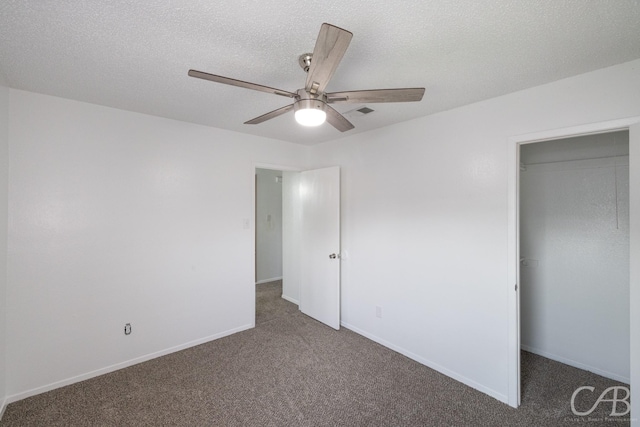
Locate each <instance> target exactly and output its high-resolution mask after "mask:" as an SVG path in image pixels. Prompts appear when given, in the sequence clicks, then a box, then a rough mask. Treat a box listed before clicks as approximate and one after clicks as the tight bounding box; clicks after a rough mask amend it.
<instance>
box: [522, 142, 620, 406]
mask: <svg viewBox="0 0 640 427" xmlns="http://www.w3.org/2000/svg"><path fill="white" fill-rule="evenodd" d="M519 195H520V206H519V210H520V230H519V231H520V288H521V293H520V307H521V312H520V322H521V323H520V325H521V326H520V339H521V348H522V350H523V351H525V352H526V353H523V361H524V363H523V366H525V367H527V369H531V365H532V364H533V363H538V364H542V363H545V362H544V361H543V360H541V359H540V357H537V358H536V357H534V356H533V355H537V356H542V357H544V358H546V359H551V360H554V361H556V362H560V363H562V364H564V365H569V366H573V367H575V368H579V369H581V370H584V371H589V372H592V373H595V374H597V375H600V376H602V377H606V378H609V379H611V380H614V381H613V384H612V385H618V383H623V384H628V383H629V377H630V360H629V356H630V348H629V343H630V333H629V328H630V323H629V322H630V320H629V267H630V266H629V236H630V234H629V132H628V131H627V130H623V131H618V132H611V133H602V134H596V135H586V136H578V137H572V138H565V139H558V140H553V141H545V142H538V143H532V144H525V145H522V146H521V147H520V179H519ZM554 366H556V367H557V369H558V370H560V369H562V366H561V365H558V364H556V365H554ZM568 372H576V371H572V370H568ZM523 378H527V381H524V380H523V383H522V388H523V393H524V390H532V389H533V384H534V380H535V379H532V378H530V375H527V374H526V373H525V372H523ZM585 381H588V380H585ZM581 385H589V384H581ZM525 397H526V395H525ZM568 399H569V397H567V400H568Z"/></svg>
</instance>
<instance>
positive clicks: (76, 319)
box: [0, 90, 306, 400]
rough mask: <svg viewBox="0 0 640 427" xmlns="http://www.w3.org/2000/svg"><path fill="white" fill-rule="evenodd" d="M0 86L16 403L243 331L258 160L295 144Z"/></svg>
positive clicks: (250, 310)
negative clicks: (5, 127)
mask: <svg viewBox="0 0 640 427" xmlns="http://www.w3.org/2000/svg"><path fill="white" fill-rule="evenodd" d="M9 92H10V101H11V104H10V106H11V108H10V114H9V164H10V166H11V168H10V174H9V197H8V200H9V253H8V288H7V301H8V302H9V304H8V307H7V337H6V345H7V367H8V369H7V393H8V395H9V398H10V399H11V400H16V399H19V398H23V397H26V396H28V395H30V394H35V393H38V392H41V391H45V390H47V389H50V388H54V387H57V386H61V385H64V384H66V383H69V382H73V381H76V380H79V379H83V378H86V377H89V376H92V375H95V374H99V373H102V372H106V371H109V370H112V369H115V368H118V367H123V366H126V365H127V364H130V363H133V362H136V361H141V360H144V359H146V358H149V357H152V356H156V355H159V354H163V353H166V352H170V351H172V350H175V349H178V348H181V347H183V346H189V345H193V344H196V343H199V342H204V341H207V340H210V339H213V338H216V337H220V336H223V335H226V334H229V333H233V332H235V331H239V330H242V329H246V328H249V327H251V326H252V325H253V321H254V310H255V306H254V298H255V293H254V290H255V287H254V267H253V266H254V229H253V218H254V165H255V164H256V163H258V162H261V163H274V164H281V165H295V166H298V167H299V166H301V163H302V162H304V160H305V158H306V157H305V155H306V149H305V148H304V147H301V146H298V145H295V144H290V143H283V142H278V141H273V140H268V139H262V138H257V137H253V136H248V135H242V134H237V133H233V132H228V131H222V130H217V129H212V128H207V127H204V126H198V125H193V124H188V123H183V122H177V121H172V120H167V119H163V118H158V117H151V116H145V115H142V114H137V113H131V112H127V111H121V110H116V109H111V108H106V107H101V106H96V105H91V104H86V103H80V102H75V101H70V100H65V99H60V98H54V97H50V96H44V95H38V94H34V93H29V92H23V91H18V90H10V91H9ZM0 196H1V194H0ZM249 219H250V227H249V228H245V220H249ZM127 322H130V323H131V324H132V327H133V332H132V334H131V335H130V336H125V335H124V333H123V327H124V325H125V323H127Z"/></svg>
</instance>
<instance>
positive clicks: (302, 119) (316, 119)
mask: <svg viewBox="0 0 640 427" xmlns="http://www.w3.org/2000/svg"><path fill="white" fill-rule="evenodd" d="M295 117H296V122H298V124H301V125H302V126H320V125H321V124H323V123H324V122H325V121H326V120H327V113H325V112H324V111H323V110H321V109H319V108H301V109H299V110H297V111H296V113H295Z"/></svg>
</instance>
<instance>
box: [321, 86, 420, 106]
mask: <svg viewBox="0 0 640 427" xmlns="http://www.w3.org/2000/svg"><path fill="white" fill-rule="evenodd" d="M326 95H327V102H328V103H330V104H345V103H349V104H361V103H362V104H365V103H373V102H415V101H420V100H421V99H422V96H423V95H424V88H423V87H416V88H403V89H374V90H353V91H348V92H332V93H327V94H326Z"/></svg>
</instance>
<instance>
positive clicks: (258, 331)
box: [0, 282, 629, 426]
mask: <svg viewBox="0 0 640 427" xmlns="http://www.w3.org/2000/svg"><path fill="white" fill-rule="evenodd" d="M281 292H282V288H281V283H279V282H274V283H270V284H263V285H258V286H257V300H258V303H257V313H256V328H255V329H252V330H248V331H244V332H241V333H238V334H235V335H232V336H229V337H225V338H222V339H219V340H216V341H213V342H210V343H207V344H203V345H200V346H197V347H193V348H190V349H187V350H184V351H180V352H177V353H173V354H170V355H167V356H164V357H161V358H158V359H154V360H151V361H149V362H145V363H141V364H139V365H135V366H132V367H129V368H126V369H122V370H120V371H117V372H113V373H110V374H106V375H102V376H100V377H97V378H94V379H91V380H87V381H84V382H81V383H77V384H73V385H71V386H68V387H64V388H61V389H57V390H53V391H51V392H48V393H44V394H41V395H38V396H34V397H31V398H28V399H25V400H22V401H20V402H15V403H12V404H10V405H9V406H8V408H7V411H6V413H5V415H4V417H3V419H2V422H1V423H0V424H1V425H2V426H559V425H567V426H569V425H571V426H575V425H579V424H577V423H579V422H586V421H588V420H587V419H586V418H587V417H582V418H583V419H580V420H576V419H575V416H573V415H572V414H571V410H570V406H569V402H570V398H571V395H572V393H573V391H574V390H575V389H576V387H578V386H582V385H592V386H594V387H596V390H604V389H605V388H606V387H607V386H609V385H613V384H614V382H613V381H611V380H608V379H605V378H602V377H599V376H597V375H594V374H590V373H588V372H585V371H581V370H579V369H575V368H571V367H568V366H565V365H562V364H560V363H557V362H553V361H550V360H548V359H544V358H542V357H539V356H534V355H532V354H529V353H523V364H522V365H523V404H522V406H521V407H520V408H519V409H518V410H515V409H512V408H510V407H509V406H507V405H505V404H503V403H500V402H498V401H497V400H495V399H493V398H491V397H489V396H487V395H484V394H482V393H480V392H478V391H476V390H474V389H471V388H469V387H467V386H465V385H463V384H461V383H459V382H456V381H454V380H452V379H450V378H448V377H446V376H444V375H441V374H439V373H437V372H435V371H433V370H431V369H429V368H427V367H425V366H422V365H420V364H418V363H416V362H414V361H412V360H410V359H408V358H406V357H404V356H402V355H400V354H398V353H395V352H393V351H391V350H389V349H386V348H385V347H382V346H380V345H378V344H376V343H374V342H372V341H370V340H367V339H365V338H363V337H361V336H360V335H357V334H355V333H353V332H351V331H349V330H346V329H344V328H343V329H342V330H340V331H334V330H333V329H330V328H328V327H326V326H324V325H322V324H320V323H318V322H316V321H314V320H312V319H310V318H308V317H306V316H304V315H303V314H301V313H300V312H299V311H298V310H297V307H296V306H295V305H293V304H291V303H289V302H286V301H285V300H283V299H282V298H280V294H281ZM587 394H588V393H585V396H587ZM596 398H597V396H596V397H594V398H593V399H591V400H590V401H581V402H578V404H577V406H578V408H579V409H581V410H586V409H587V408H589V407H591V405H592V403H593V402H594V401H595V399H596ZM587 400H588V399H587ZM610 411H611V404H602V405H600V407H599V410H598V411H596V412H594V413H593V414H591V416H590V417H588V418H589V419H590V420H591V421H590V422H589V424H588V425H589V426H598V425H609V426H610V425H616V426H620V425H628V424H629V423H628V416H627V417H626V420H618V419H614V420H613V422H609V420H607V419H605V418H604V417H606V416H607V414H608V413H609V412H610Z"/></svg>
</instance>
